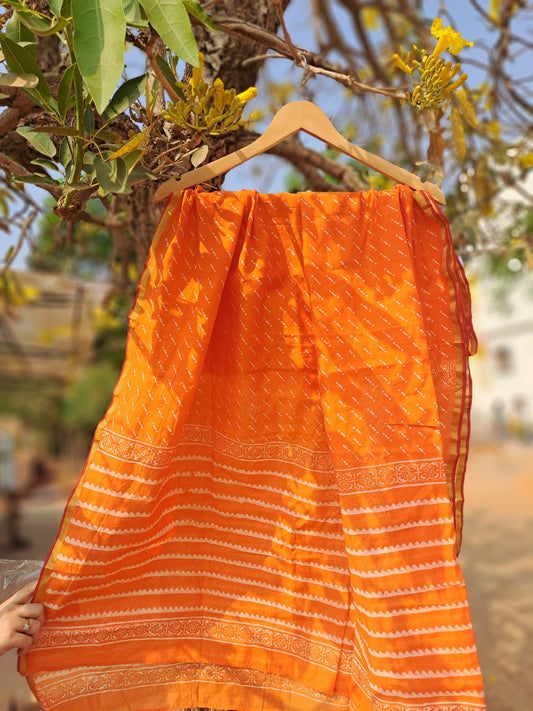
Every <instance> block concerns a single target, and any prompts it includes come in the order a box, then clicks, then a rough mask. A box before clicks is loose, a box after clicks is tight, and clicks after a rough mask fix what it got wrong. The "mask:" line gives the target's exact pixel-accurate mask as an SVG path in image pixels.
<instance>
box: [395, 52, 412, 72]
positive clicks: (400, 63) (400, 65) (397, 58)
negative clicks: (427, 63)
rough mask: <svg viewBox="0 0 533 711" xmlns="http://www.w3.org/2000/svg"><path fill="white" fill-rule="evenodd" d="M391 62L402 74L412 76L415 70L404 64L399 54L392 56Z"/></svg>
mask: <svg viewBox="0 0 533 711" xmlns="http://www.w3.org/2000/svg"><path fill="white" fill-rule="evenodd" d="M391 61H392V62H393V64H395V65H396V66H397V67H398V69H401V70H402V72H405V73H406V74H409V76H413V72H414V70H415V68H414V67H410V66H409V65H408V64H406V63H405V62H404V61H403V59H402V58H401V57H400V55H399V54H393V55H392V57H391Z"/></svg>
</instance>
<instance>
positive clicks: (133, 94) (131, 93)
mask: <svg viewBox="0 0 533 711" xmlns="http://www.w3.org/2000/svg"><path fill="white" fill-rule="evenodd" d="M145 86H146V75H145V74H141V75H140V76H138V77H135V78H134V79H128V81H125V82H124V84H121V85H120V86H119V88H118V89H117V90H116V92H115V93H114V94H113V97H112V98H111V101H110V102H109V104H108V106H107V108H106V110H105V111H104V113H103V114H102V116H103V119H104V121H111V119H113V118H115V116H119V114H121V113H123V112H124V111H125V110H126V109H127V108H128V107H129V106H131V105H132V104H133V102H134V101H137V99H138V98H139V96H140V95H141V94H142V93H143V92H144V89H145Z"/></svg>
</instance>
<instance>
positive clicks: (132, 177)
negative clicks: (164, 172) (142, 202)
mask: <svg viewBox="0 0 533 711" xmlns="http://www.w3.org/2000/svg"><path fill="white" fill-rule="evenodd" d="M157 179H158V178H157V175H156V174H155V173H152V171H151V170H149V169H148V168H146V167H145V166H144V165H136V166H135V168H133V170H131V171H130V174H129V176H128V183H130V185H131V184H133V183H142V182H144V181H145V180H157Z"/></svg>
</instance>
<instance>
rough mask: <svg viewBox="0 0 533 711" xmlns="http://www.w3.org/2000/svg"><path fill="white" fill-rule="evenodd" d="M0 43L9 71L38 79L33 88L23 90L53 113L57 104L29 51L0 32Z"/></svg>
mask: <svg viewBox="0 0 533 711" xmlns="http://www.w3.org/2000/svg"><path fill="white" fill-rule="evenodd" d="M0 45H1V47H2V51H3V52H4V56H5V60H6V64H7V67H8V69H9V70H10V71H11V72H14V73H15V74H34V75H35V76H36V77H37V79H38V80H39V81H38V84H37V86H36V87H35V88H34V89H24V90H23V91H25V92H26V94H28V95H29V96H31V98H32V99H33V100H34V101H35V103H36V104H38V105H39V106H41V107H42V108H45V109H47V110H48V111H52V112H54V113H55V111H56V110H57V104H56V102H55V100H54V99H52V96H51V94H50V88H49V86H48V84H47V83H46V80H45V78H44V75H43V73H42V72H41V70H40V69H39V65H38V64H37V62H36V61H35V59H34V57H33V56H32V55H31V52H29V51H28V50H27V49H26V48H25V47H21V46H20V45H19V44H17V43H16V42H14V41H13V40H12V39H10V38H9V37H7V36H6V35H2V34H0Z"/></svg>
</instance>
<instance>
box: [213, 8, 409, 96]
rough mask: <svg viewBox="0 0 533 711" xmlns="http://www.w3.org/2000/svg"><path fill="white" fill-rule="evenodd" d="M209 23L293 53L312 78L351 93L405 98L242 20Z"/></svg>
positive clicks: (221, 19)
mask: <svg viewBox="0 0 533 711" xmlns="http://www.w3.org/2000/svg"><path fill="white" fill-rule="evenodd" d="M211 19H212V20H213V22H214V23H215V24H216V25H217V27H218V28H219V30H222V31H224V32H227V33H228V34H232V35H237V36H239V37H248V38H249V39H253V40H254V41H255V42H257V43H258V44H261V45H263V46H265V47H269V48H270V49H272V50H274V51H275V52H277V53H278V54H281V55H282V56H284V57H286V58H287V59H291V60H294V52H296V53H297V55H298V56H301V57H302V58H304V59H305V62H306V67H305V71H308V72H311V73H312V74H317V75H323V76H327V77H330V78H331V79H334V80H335V81H337V82H339V83H340V84H342V85H343V86H346V87H347V88H349V89H351V90H352V91H354V92H369V93H372V94H380V95H382V96H387V97H389V98H392V99H396V100H398V101H405V98H406V95H405V93H404V92H398V91H397V90H396V89H393V88H390V89H386V88H382V87H374V86H370V85H369V84H364V83H362V82H359V81H356V80H355V79H354V78H353V77H352V76H351V75H350V73H349V71H348V70H346V69H342V68H339V67H338V66H336V65H334V64H331V63H329V62H326V61H325V60H324V59H323V58H322V57H320V55H318V54H315V52H310V51H309V50H306V49H302V48H301V47H298V46H297V45H293V46H292V48H291V47H289V45H288V44H287V42H286V41H285V40H283V39H281V37H278V36H277V35H275V34H274V33H272V32H269V31H268V30H265V29H263V28H261V27H259V26H258V25H254V24H253V23H251V22H247V21H245V20H241V19H240V18H238V17H228V16H226V15H212V18H211ZM299 66H301V65H299Z"/></svg>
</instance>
